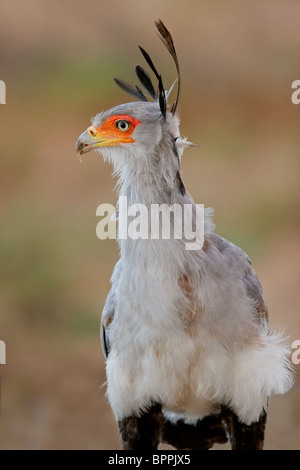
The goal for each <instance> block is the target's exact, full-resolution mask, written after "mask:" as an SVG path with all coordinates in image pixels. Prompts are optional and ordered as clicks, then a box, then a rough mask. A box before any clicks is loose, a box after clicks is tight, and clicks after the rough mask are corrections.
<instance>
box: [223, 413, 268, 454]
mask: <svg viewBox="0 0 300 470" xmlns="http://www.w3.org/2000/svg"><path fill="white" fill-rule="evenodd" d="M223 419H224V423H225V426H226V428H227V431H228V434H229V440H230V444H231V449H232V450H262V449H263V446H264V434H265V427H266V419H267V414H266V412H264V413H262V414H261V415H260V418H259V420H258V421H256V422H255V423H252V424H250V425H247V424H244V423H241V422H240V421H239V419H238V417H237V416H236V414H235V413H233V412H232V411H231V410H229V409H228V408H224V410H223Z"/></svg>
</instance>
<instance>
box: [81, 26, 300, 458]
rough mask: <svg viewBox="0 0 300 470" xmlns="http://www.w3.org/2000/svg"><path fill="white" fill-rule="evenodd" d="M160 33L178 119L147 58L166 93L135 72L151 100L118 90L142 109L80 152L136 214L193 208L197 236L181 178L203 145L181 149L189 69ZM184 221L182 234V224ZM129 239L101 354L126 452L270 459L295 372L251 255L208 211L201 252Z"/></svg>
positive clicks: (132, 107) (85, 137)
mask: <svg viewBox="0 0 300 470" xmlns="http://www.w3.org/2000/svg"><path fill="white" fill-rule="evenodd" d="M156 27H157V29H158V32H159V35H160V38H161V39H162V42H163V44H164V45H165V47H166V48H167V50H168V51H169V53H170V54H171V56H172V57H173V60H174V62H175V65H176V69H177V74H178V81H177V96H176V100H175V103H174V104H173V105H172V106H171V108H169V106H168V104H167V100H168V97H169V95H170V91H171V90H170V91H169V92H166V91H165V89H164V85H163V80H162V77H161V75H160V74H159V73H158V71H157V69H156V67H155V66H154V64H153V62H152V60H151V58H150V56H149V55H148V53H147V52H146V51H145V50H144V49H143V48H142V47H140V51H141V52H142V55H143V57H144V59H145V60H146V62H147V64H148V65H149V67H150V69H151V70H152V72H153V74H154V76H155V78H156V80H157V88H156V89H155V88H154V86H153V83H152V81H151V78H150V76H149V74H148V73H147V72H146V71H145V70H144V68H143V67H141V66H140V65H136V67H135V71H136V74H137V77H138V79H139V81H140V83H141V85H142V87H143V88H144V89H145V92H144V91H142V89H141V88H140V87H139V86H138V85H135V88H134V87H132V86H130V85H129V84H128V83H126V82H125V81H123V80H121V79H119V78H118V79H117V78H115V81H116V83H117V84H118V85H119V86H120V87H121V88H122V89H123V90H124V91H126V92H127V93H129V94H130V95H133V96H134V97H135V98H137V99H138V100H139V101H138V102H136V101H135V102H130V103H126V104H121V105H118V106H116V107H114V108H112V109H110V110H108V111H105V112H101V113H99V114H97V115H96V116H95V117H94V118H93V119H92V125H91V126H90V127H89V128H88V129H87V130H86V131H85V132H83V133H82V134H81V136H80V137H79V139H78V141H77V144H76V151H77V154H79V155H83V154H85V153H86V152H89V151H90V150H93V149H96V150H98V151H99V152H101V154H102V155H103V157H104V159H105V160H108V161H110V162H111V163H112V165H113V168H114V173H115V174H116V175H117V176H118V178H119V181H118V182H119V195H120V196H123V197H124V196H125V197H127V203H128V205H133V204H139V205H141V204H143V205H144V206H145V207H146V208H148V209H149V210H150V208H151V206H152V205H154V204H166V205H168V206H169V207H171V206H173V205H174V204H177V205H179V207H180V208H182V209H184V207H185V206H186V205H190V207H192V223H193V227H195V220H196V214H197V205H196V204H195V203H194V201H193V199H192V197H191V196H190V195H189V194H188V193H187V192H186V190H185V186H184V184H183V181H182V179H181V175H180V163H181V156H182V153H183V150H184V149H185V148H186V147H189V146H191V145H192V144H191V143H190V142H188V141H187V140H186V139H183V138H181V137H180V132H179V120H178V118H177V116H176V115H175V112H176V108H177V105H178V100H179V94H180V71H179V64H178V59H177V55H176V51H175V47H174V43H173V40H172V37H171V35H170V33H169V31H168V30H167V29H166V27H165V26H164V24H163V23H162V22H161V20H159V21H157V22H156ZM119 201H120V199H119ZM119 207H120V205H119ZM178 214H179V215H180V213H179V212H174V217H173V219H172V220H171V221H170V223H171V228H172V229H175V228H176V227H175V226H176V224H177V226H178V224H179V225H180V224H182V221H181V219H180V220H177V218H178V217H179V215H178ZM120 217H121V214H119V218H120ZM150 222H151V221H150V219H149V223H150ZM119 229H120V222H119ZM197 230H198V226H197ZM118 238H119V239H118V243H119V247H120V259H119V261H118V262H117V264H116V266H115V268H114V271H113V275H112V278H111V284H112V287H111V290H110V292H109V294H108V297H107V300H106V303H105V306H104V310H103V314H102V322H101V343H102V347H103V351H104V354H105V357H106V374H107V397H108V400H109V403H110V405H111V407H112V409H113V412H114V414H115V417H116V420H117V422H118V425H119V431H120V436H121V439H122V445H123V448H124V449H136V450H146V449H149V450H153V449H157V446H158V445H159V443H160V442H167V443H169V444H171V445H172V446H173V447H175V448H177V449H209V448H211V447H212V446H213V444H214V443H224V442H226V441H227V440H229V441H230V444H231V448H232V449H262V448H263V442H264V430H265V422H266V409H267V402H268V397H269V395H270V394H271V393H272V392H274V393H285V392H286V391H288V390H289V389H290V387H291V386H292V383H293V371H292V366H291V364H290V360H289V354H290V351H289V348H288V346H287V345H286V344H285V343H284V340H283V339H282V337H281V335H279V334H275V333H273V332H272V331H271V329H270V326H269V322H268V311H267V307H266V303H265V300H264V297H263V294H262V289H261V285H260V282H259V280H258V278H257V276H256V274H255V272H254V270H253V267H252V264H251V262H250V260H249V258H248V256H247V255H246V253H245V252H244V251H243V250H242V249H240V248H238V247H237V246H235V245H233V244H232V243H230V242H229V241H227V240H225V239H224V238H222V237H220V236H219V235H216V234H215V233H214V226H213V223H212V211H211V210H209V209H205V221H204V239H203V244H202V248H201V249H200V248H199V249H188V250H187V249H186V239H185V238H184V236H182V237H181V238H180V237H176V236H175V235H174V232H173V235H172V236H171V237H170V238H169V239H166V238H164V237H162V236H160V237H155V238H154V239H153V237H152V239H151V238H150V237H144V236H143V237H141V236H140V237H127V238H126V237H120V234H119V237H118Z"/></svg>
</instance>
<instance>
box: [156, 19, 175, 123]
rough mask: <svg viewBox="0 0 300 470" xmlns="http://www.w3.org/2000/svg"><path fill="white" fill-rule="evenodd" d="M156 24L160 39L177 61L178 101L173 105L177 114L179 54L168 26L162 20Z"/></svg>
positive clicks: (173, 110) (173, 109)
mask: <svg viewBox="0 0 300 470" xmlns="http://www.w3.org/2000/svg"><path fill="white" fill-rule="evenodd" d="M155 25H156V27H157V30H158V32H159V34H160V36H159V37H160V39H161V40H162V42H163V44H164V46H165V47H166V48H167V49H168V51H169V53H170V54H171V56H172V58H173V60H174V62H175V65H176V70H177V74H178V88H177V97H176V101H175V103H174V104H173V106H172V110H171V111H172V113H173V114H175V111H176V108H177V105H178V101H179V95H180V69H179V62H178V58H177V54H176V50H175V46H174V42H173V39H172V36H171V34H170V32H169V31H168V30H167V28H166V27H165V25H164V24H163V22H162V21H161V20H158V21H156V22H155Z"/></svg>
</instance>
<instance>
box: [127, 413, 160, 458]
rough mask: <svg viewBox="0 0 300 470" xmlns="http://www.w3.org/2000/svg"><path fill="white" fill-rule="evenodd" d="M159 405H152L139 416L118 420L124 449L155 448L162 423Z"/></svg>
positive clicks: (158, 441) (158, 440)
mask: <svg viewBox="0 0 300 470" xmlns="http://www.w3.org/2000/svg"><path fill="white" fill-rule="evenodd" d="M163 419H164V418H163V415H162V412H161V406H160V405H154V406H152V407H151V408H149V409H148V410H147V411H146V412H144V413H143V414H141V415H140V416H138V417H136V416H129V417H127V418H124V419H122V420H121V421H119V422H118V424H119V432H120V436H121V439H122V445H123V449H124V450H155V449H157V446H158V444H159V443H160V433H161V428H162V424H163Z"/></svg>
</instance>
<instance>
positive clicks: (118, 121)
mask: <svg viewBox="0 0 300 470" xmlns="http://www.w3.org/2000/svg"><path fill="white" fill-rule="evenodd" d="M164 127H165V123H164V119H163V118H162V114H161V111H160V107H159V104H158V103H155V102H154V103H151V102H140V103H139V102H132V103H126V104H121V105H119V106H116V107H114V108H111V109H110V110H108V111H104V112H102V113H99V114H97V115H96V116H95V117H94V118H93V119H92V125H91V126H90V127H88V128H87V129H86V130H85V131H84V132H83V133H82V134H81V136H80V137H79V139H78V141H77V145H76V151H77V153H78V154H79V155H83V154H85V153H87V152H89V151H90V150H99V151H100V152H101V153H102V155H103V156H104V158H106V159H109V160H112V162H113V163H114V162H115V160H116V159H118V157H120V156H121V155H122V154H124V155H127V156H133V158H134V156H135V155H136V158H142V156H143V155H146V154H148V155H149V153H151V151H152V150H153V149H154V148H155V147H156V146H157V145H158V144H159V142H160V141H161V138H162V134H163V128H164Z"/></svg>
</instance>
